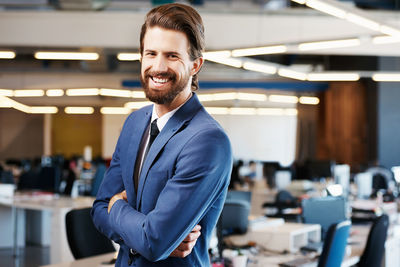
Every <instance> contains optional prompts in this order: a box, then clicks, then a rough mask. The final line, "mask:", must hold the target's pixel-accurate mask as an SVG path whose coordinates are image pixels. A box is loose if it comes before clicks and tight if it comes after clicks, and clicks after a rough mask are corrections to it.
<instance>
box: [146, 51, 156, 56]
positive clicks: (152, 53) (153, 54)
mask: <svg viewBox="0 0 400 267" xmlns="http://www.w3.org/2000/svg"><path fill="white" fill-rule="evenodd" d="M144 55H145V56H155V55H156V53H155V52H153V51H148V52H146V53H145V54H144Z"/></svg>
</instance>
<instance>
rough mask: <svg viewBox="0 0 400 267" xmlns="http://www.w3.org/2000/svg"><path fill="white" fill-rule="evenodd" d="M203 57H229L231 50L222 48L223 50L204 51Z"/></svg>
mask: <svg viewBox="0 0 400 267" xmlns="http://www.w3.org/2000/svg"><path fill="white" fill-rule="evenodd" d="M203 57H204V59H205V60H210V59H214V58H216V59H218V58H228V57H231V51H229V50H222V51H210V52H204V53H203Z"/></svg>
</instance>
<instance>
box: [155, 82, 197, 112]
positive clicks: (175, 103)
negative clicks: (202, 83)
mask: <svg viewBox="0 0 400 267" xmlns="http://www.w3.org/2000/svg"><path fill="white" fill-rule="evenodd" d="M191 96H192V91H191V89H190V88H189V90H187V89H184V90H183V91H182V92H180V93H179V94H178V95H177V96H176V97H175V98H174V100H172V101H171V102H170V103H165V104H155V109H156V112H157V115H158V117H161V116H163V115H164V114H166V113H168V112H170V111H172V110H174V109H176V108H177V107H179V106H180V105H182V104H183V103H185V102H186V101H187V100H188V99H189V98H190V97H191Z"/></svg>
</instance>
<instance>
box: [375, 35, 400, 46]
mask: <svg viewBox="0 0 400 267" xmlns="http://www.w3.org/2000/svg"><path fill="white" fill-rule="evenodd" d="M399 42H400V37H394V36H387V35H384V36H376V37H374V38H372V43H373V44H393V43H399Z"/></svg>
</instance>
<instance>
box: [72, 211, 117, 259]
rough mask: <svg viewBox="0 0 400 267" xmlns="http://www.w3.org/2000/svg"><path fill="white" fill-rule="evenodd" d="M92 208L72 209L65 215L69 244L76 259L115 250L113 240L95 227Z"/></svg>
mask: <svg viewBox="0 0 400 267" xmlns="http://www.w3.org/2000/svg"><path fill="white" fill-rule="evenodd" d="M90 210H91V208H84V209H75V210H71V211H69V212H68V213H67V215H66V217H65V225H66V228H67V239H68V244H69V248H70V249H71V252H72V255H73V256H74V258H75V259H81V258H86V257H90V256H95V255H100V254H104V253H108V252H113V251H115V248H114V246H113V244H112V242H111V241H110V240H109V239H108V238H107V237H105V236H104V235H102V234H101V233H100V232H99V231H97V229H96V228H95V226H94V224H93V221H92V217H91V216H90Z"/></svg>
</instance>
